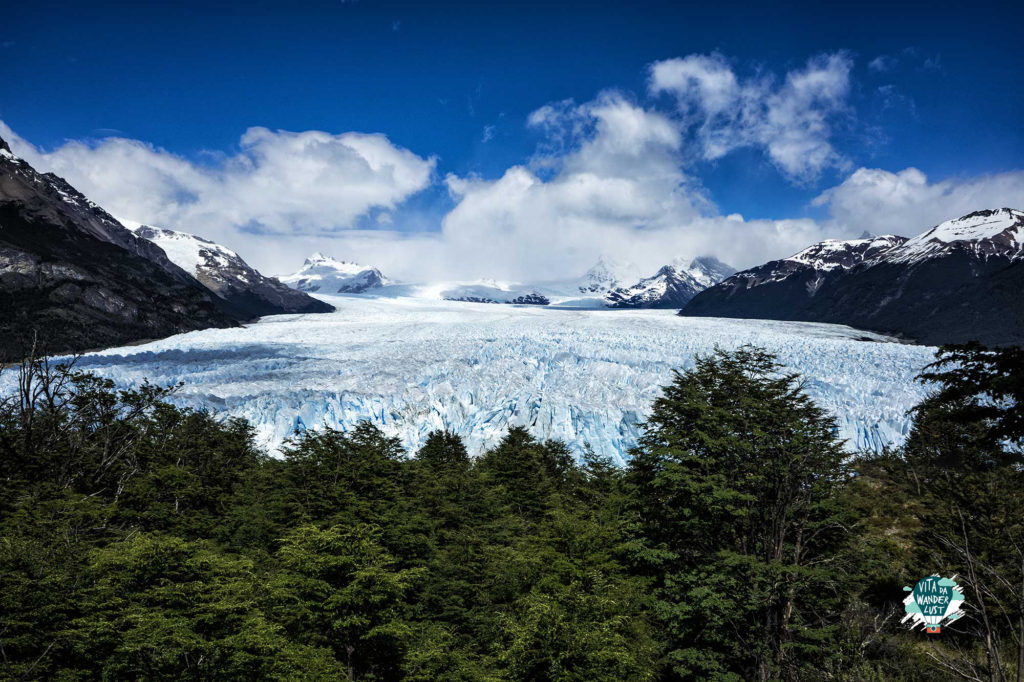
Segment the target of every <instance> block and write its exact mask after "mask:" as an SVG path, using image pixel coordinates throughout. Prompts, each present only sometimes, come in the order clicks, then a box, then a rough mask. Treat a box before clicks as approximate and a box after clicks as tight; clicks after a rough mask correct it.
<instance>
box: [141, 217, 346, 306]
mask: <svg viewBox="0 0 1024 682" xmlns="http://www.w3.org/2000/svg"><path fill="white" fill-rule="evenodd" d="M134 232H135V234H136V236H138V237H142V238H143V239H146V240H149V241H151V242H153V243H154V244H156V245H157V246H159V247H160V248H161V249H162V250H163V251H164V253H166V254H167V257H168V258H170V260H171V261H172V262H173V263H174V264H175V265H177V266H178V267H180V268H181V269H182V270H184V271H185V272H187V273H189V274H191V275H193V276H194V277H195V278H196V279H198V280H199V281H200V283H202V284H203V286H205V287H206V288H207V289H210V290H211V291H212V292H213V293H215V294H217V296H219V297H220V298H222V299H224V301H226V302H227V304H228V305H229V307H230V308H231V309H233V310H234V311H235V312H236V314H237V315H238V316H239V317H241V318H242V319H251V318H254V317H261V316H263V315H279V314H282V313H329V312H331V311H332V310H334V306H331V305H328V304H327V303H324V302H323V301H318V300H317V299H315V298H312V297H311V296H308V295H306V294H304V293H302V292H301V291H296V290H295V289H291V288H289V287H287V286H285V285H284V284H282V283H281V282H280V281H278V280H277V279H274V278H271V277H264V276H263V275H262V274H260V273H259V272H258V271H257V270H255V269H254V268H252V267H251V266H249V264H248V263H246V262H245V261H244V260H242V258H241V257H240V256H239V255H238V254H237V253H235V252H234V251H232V250H231V249H229V248H227V247H224V246H221V245H220V244H216V243H214V242H211V241H209V240H207V239H203V238H202V237H197V236H195V235H191V234H188V233H186V232H177V231H175V230H167V229H162V228H159V227H151V226H149V225H140V226H139V227H137V228H135V229H134Z"/></svg>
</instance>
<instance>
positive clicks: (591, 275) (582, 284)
mask: <svg viewBox="0 0 1024 682" xmlns="http://www.w3.org/2000/svg"><path fill="white" fill-rule="evenodd" d="M636 277H637V269H636V266H635V265H633V264H632V263H630V262H628V261H620V260H617V259H615V258H611V257H610V256H601V257H600V258H598V259H597V262H596V263H594V265H593V266H592V267H591V268H590V269H589V270H587V271H586V273H584V275H583V277H581V278H580V281H579V284H578V285H577V287H576V288H577V289H578V290H579V292H580V293H582V294H605V293H608V292H609V291H612V290H614V289H618V288H619V287H621V286H622V285H624V284H628V283H630V282H635V281H636Z"/></svg>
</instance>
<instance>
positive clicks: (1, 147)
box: [0, 137, 13, 154]
mask: <svg viewBox="0 0 1024 682" xmlns="http://www.w3.org/2000/svg"><path fill="white" fill-rule="evenodd" d="M0 151H3V152H7V153H8V154H13V152H12V151H11V147H10V145H8V144H7V140H5V139H4V138H2V137H0Z"/></svg>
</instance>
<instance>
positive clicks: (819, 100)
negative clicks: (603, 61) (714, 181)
mask: <svg viewBox="0 0 1024 682" xmlns="http://www.w3.org/2000/svg"><path fill="white" fill-rule="evenodd" d="M852 65H853V64H852V62H851V60H850V58H849V57H848V56H846V55H845V54H843V53H835V54H827V55H820V56H817V57H814V58H812V59H810V60H809V61H808V62H807V65H806V66H805V67H804V68H802V69H798V70H794V71H790V72H789V73H787V74H786V76H785V78H784V79H782V81H781V82H777V81H776V79H774V78H772V77H771V76H769V75H757V76H754V77H751V78H747V79H745V80H741V79H740V78H739V77H738V76H737V75H736V73H735V72H734V70H733V68H732V66H731V65H730V64H729V62H728V61H727V60H726V59H725V58H724V57H723V56H721V55H718V54H712V55H690V56H688V57H683V58H676V59H668V60H665V61H659V62H655V63H654V64H652V65H651V67H650V80H649V89H650V91H651V93H652V94H659V93H668V94H671V95H673V96H674V97H675V98H676V102H677V105H678V108H679V112H680V114H681V116H682V120H683V125H684V126H685V127H686V128H687V129H693V130H694V131H695V134H696V138H697V143H698V147H699V150H700V153H701V155H702V156H703V158H705V159H707V160H714V159H718V158H721V157H722V156H725V155H726V154H728V153H729V152H731V151H733V150H735V149H739V148H742V147H755V148H759V149H762V150H763V151H764V152H765V154H767V156H768V158H769V159H771V161H772V163H774V164H775V166H776V167H777V168H779V170H781V171H782V172H783V173H784V174H785V175H787V176H788V177H789V178H791V179H793V180H796V181H800V182H807V181H810V180H813V179H815V178H817V177H818V175H819V174H820V173H821V172H822V171H823V170H824V169H825V168H829V167H840V168H841V167H844V166H845V164H846V162H845V160H844V159H843V157H842V156H841V155H840V154H839V152H837V151H836V149H835V148H834V147H833V146H832V143H831V137H832V134H833V132H834V128H835V124H836V121H837V120H838V119H839V118H840V117H841V116H843V115H845V114H847V113H848V107H847V104H846V98H847V95H848V94H849V90H850V69H851V68H852Z"/></svg>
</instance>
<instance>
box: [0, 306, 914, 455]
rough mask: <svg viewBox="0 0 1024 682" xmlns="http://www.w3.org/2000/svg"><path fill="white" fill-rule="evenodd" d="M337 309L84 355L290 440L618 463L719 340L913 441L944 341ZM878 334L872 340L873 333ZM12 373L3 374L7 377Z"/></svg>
mask: <svg viewBox="0 0 1024 682" xmlns="http://www.w3.org/2000/svg"><path fill="white" fill-rule="evenodd" d="M320 298H321V299H322V300H325V301H328V302H329V303H331V304H333V305H334V306H335V307H336V308H337V312H336V313H333V314H317V315H277V316H269V317H265V318H263V319H261V321H260V322H259V323H257V324H254V325H250V326H247V327H244V328H236V329H207V330H204V331H199V332H191V333H188V334H181V335H178V336H174V337H170V338H167V339H163V340H160V341H155V342H152V343H148V344H145V345H141V346H131V347H125V348H115V349H109V350H106V351H101V352H98V353H93V354H90V355H87V356H85V357H83V358H82V359H81V360H80V361H79V364H78V368H80V369H83V370H87V371H93V372H96V373H98V374H100V375H102V376H107V377H110V378H112V379H113V380H114V381H115V382H116V383H117V384H118V385H119V386H122V387H124V386H137V385H139V384H140V383H141V382H142V380H143V379H145V378H148V379H149V380H151V381H153V382H156V383H157V384H162V385H166V384H172V383H177V382H178V381H183V382H184V386H183V387H182V389H180V391H178V392H176V393H175V394H174V400H175V401H176V402H178V403H181V404H187V405H192V406H196V407H199V406H204V407H207V408H209V409H211V410H213V411H214V412H215V413H217V414H219V415H220V416H223V417H229V416H230V417H244V418H246V419H248V420H250V421H251V422H252V424H253V425H254V426H255V428H256V433H257V435H258V438H259V441H260V442H261V443H262V444H263V445H264V446H266V447H268V448H270V449H276V448H278V447H279V446H280V445H281V443H282V442H283V441H284V439H285V438H287V437H288V436H289V435H290V434H291V433H293V432H294V431H295V429H296V428H298V429H305V428H319V427H324V426H330V427H333V428H338V429H342V430H344V429H351V428H352V427H353V426H355V425H356V424H357V423H358V422H359V421H360V420H363V419H368V420H371V421H373V422H374V423H375V424H377V425H379V426H380V427H381V428H382V429H384V431H385V432H386V433H388V434H391V435H394V436H397V437H399V438H400V439H401V440H402V442H403V443H404V444H405V446H406V447H408V448H410V449H415V448H417V447H418V446H419V445H421V444H422V442H423V440H424V438H425V437H426V435H427V433H428V432H429V431H430V430H432V429H437V428H448V429H451V430H453V431H455V432H457V433H459V434H460V435H462V436H463V437H464V438H465V439H466V442H467V446H468V447H469V449H470V451H471V452H472V453H474V454H476V453H479V452H481V451H482V449H483V448H486V447H488V446H491V445H494V444H495V443H497V441H498V440H499V439H500V438H501V437H502V435H503V434H504V433H505V432H506V430H507V429H508V427H509V426H515V425H523V426H526V427H528V428H529V429H530V430H531V432H532V433H534V434H535V435H536V436H538V437H540V438H558V439H563V440H565V441H566V442H567V443H568V444H569V445H570V446H571V447H572V448H573V449H574V451H575V452H577V453H580V452H581V451H582V449H583V448H584V445H585V444H587V443H589V444H590V446H591V447H593V449H594V450H595V451H596V452H598V453H601V454H605V455H609V456H612V457H614V458H616V459H617V460H618V461H623V460H624V458H626V457H627V453H628V450H629V448H630V447H631V446H633V445H634V444H635V443H636V439H637V437H638V435H639V431H638V428H637V422H639V421H640V420H642V419H643V418H644V417H645V415H646V414H647V413H648V411H649V409H650V406H651V403H652V401H653V400H654V399H655V398H656V397H658V395H659V394H660V390H661V389H660V387H661V386H662V385H664V384H666V383H668V382H670V381H671V380H672V370H673V369H678V368H687V367H692V366H693V360H694V356H695V355H696V354H706V353H709V352H711V351H712V349H713V348H714V347H715V346H716V345H718V346H721V347H723V348H727V349H731V348H736V347H738V346H740V345H743V344H755V345H759V346H763V347H765V348H767V349H768V350H769V351H771V352H774V353H777V354H778V356H779V359H780V360H781V362H783V363H784V364H785V365H786V367H787V368H788V369H791V370H794V371H797V372H800V373H801V374H802V375H803V376H804V378H805V381H806V390H807V392H808V393H809V394H810V395H811V396H812V397H813V398H814V399H815V400H816V401H817V402H818V404H819V405H820V406H821V407H823V408H824V409H826V410H827V411H828V412H829V413H831V414H833V415H835V416H836V418H837V419H838V429H839V435H840V436H841V437H842V438H844V439H848V447H850V448H851V449H861V448H863V449H873V450H878V449H880V448H881V447H883V446H885V445H888V444H893V443H898V442H900V441H902V439H903V438H904V436H905V434H906V433H907V430H908V428H909V418H908V417H907V415H906V411H907V409H908V408H909V407H911V406H912V405H914V404H915V403H916V402H917V401H918V400H920V399H921V397H922V396H923V395H924V393H925V390H926V389H925V387H923V386H921V385H920V384H918V383H917V382H915V381H914V376H915V375H916V374H917V372H918V371H920V369H921V368H922V367H923V366H924V365H925V364H927V363H928V362H930V361H931V359H932V354H933V352H934V349H932V348H928V347H923V346H910V345H902V344H897V343H890V342H887V339H886V338H885V337H882V336H879V335H877V334H872V333H869V332H862V331H858V330H854V329H851V328H849V327H843V326H838V325H827V324H814V323H798V322H775V321H762V320H757V321H755V320H730V319H719V318H696V317H679V316H677V315H675V312H674V311H672V310H618V311H610V310H564V309H563V310H559V309H554V308H551V307H544V306H521V307H520V306H507V305H500V306H499V305H486V304H473V303H454V302H449V301H439V300H427V299H409V298H382V297H373V296H333V297H332V296H320ZM865 339H870V340H865ZM5 380H6V381H10V380H11V379H10V378H9V375H8V376H7V377H5V376H4V375H0V384H2V383H3V381H5Z"/></svg>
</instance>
